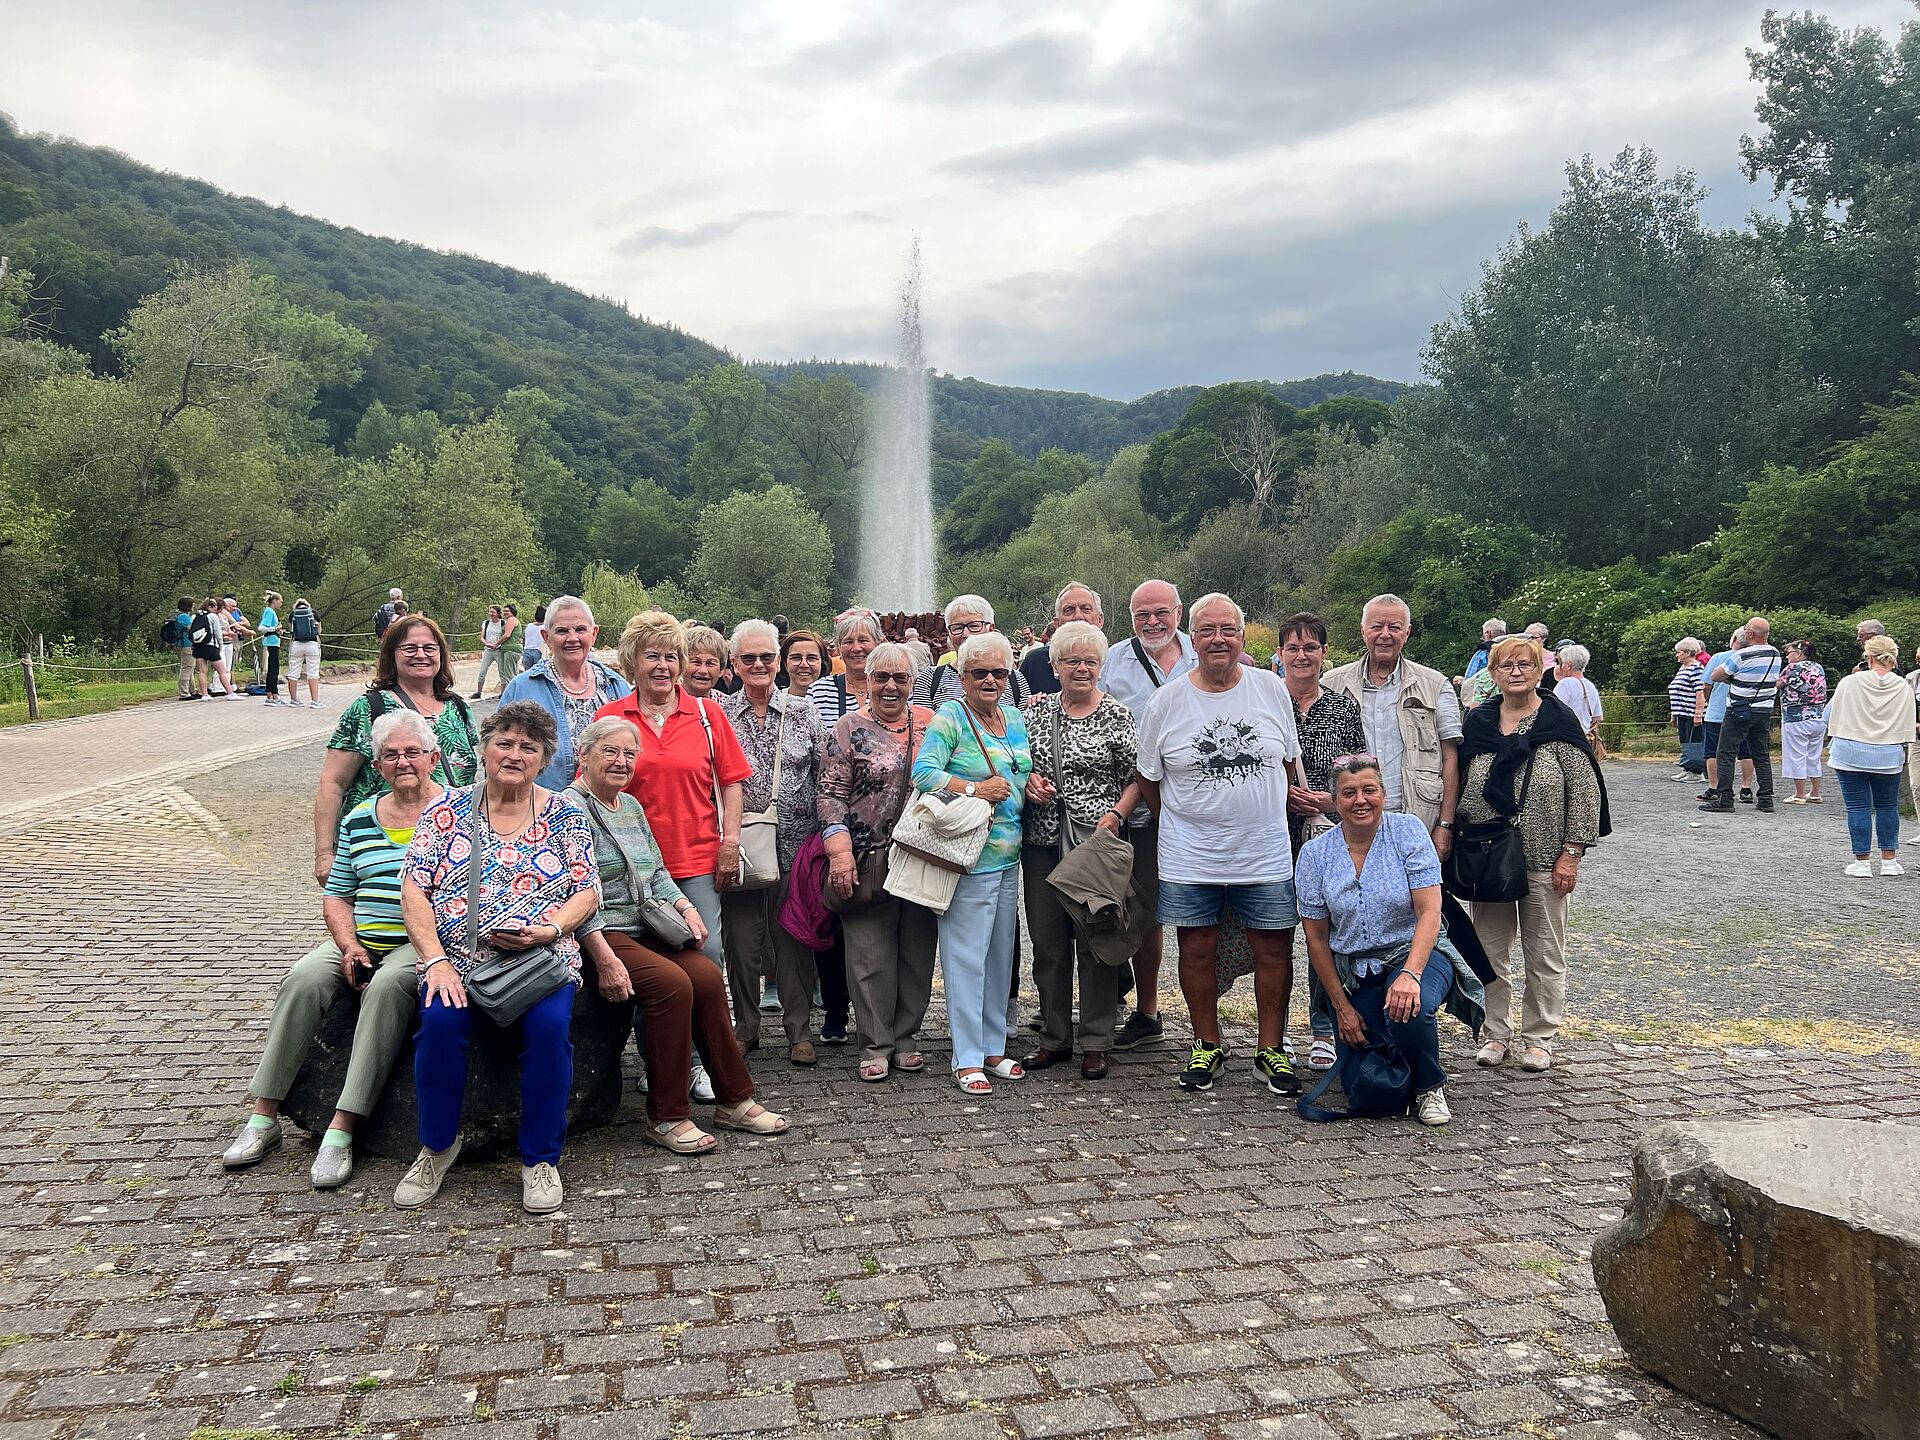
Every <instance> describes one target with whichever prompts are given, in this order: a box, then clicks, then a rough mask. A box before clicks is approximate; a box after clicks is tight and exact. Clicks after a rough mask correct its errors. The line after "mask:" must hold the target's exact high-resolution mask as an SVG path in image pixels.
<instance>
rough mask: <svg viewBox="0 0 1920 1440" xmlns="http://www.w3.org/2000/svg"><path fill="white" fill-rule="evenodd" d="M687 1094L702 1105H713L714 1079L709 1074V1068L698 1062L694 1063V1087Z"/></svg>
mask: <svg viewBox="0 0 1920 1440" xmlns="http://www.w3.org/2000/svg"><path fill="white" fill-rule="evenodd" d="M687 1093H688V1094H689V1095H691V1096H692V1097H693V1098H694V1099H696V1100H698V1101H699V1102H700V1103H701V1104H702V1105H711V1104H712V1103H713V1077H712V1076H711V1075H709V1074H707V1067H706V1066H704V1065H702V1064H701V1063H700V1062H699V1061H698V1060H696V1061H694V1062H693V1086H692V1088H691V1089H690V1090H688V1091H687Z"/></svg>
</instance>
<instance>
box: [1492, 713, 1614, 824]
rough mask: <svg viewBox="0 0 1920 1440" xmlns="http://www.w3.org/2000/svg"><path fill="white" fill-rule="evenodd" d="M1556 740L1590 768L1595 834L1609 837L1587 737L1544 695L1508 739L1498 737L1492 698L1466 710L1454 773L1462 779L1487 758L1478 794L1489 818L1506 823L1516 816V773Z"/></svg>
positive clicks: (1600, 778)
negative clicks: (1596, 800)
mask: <svg viewBox="0 0 1920 1440" xmlns="http://www.w3.org/2000/svg"><path fill="white" fill-rule="evenodd" d="M1556 740H1557V741H1560V742H1562V743H1564V744H1567V745H1571V746H1573V747H1574V749H1576V750H1578V751H1579V752H1580V753H1581V754H1582V755H1584V756H1585V757H1586V760H1587V764H1588V765H1590V766H1591V767H1592V768H1593V778H1594V783H1595V784H1597V785H1599V787H1600V833H1601V834H1602V835H1609V834H1612V833H1613V818H1612V815H1611V814H1610V813H1609V811H1608V807H1607V779H1606V776H1604V775H1602V774H1601V773H1600V762H1599V761H1598V760H1596V759H1594V756H1593V747H1592V746H1591V745H1589V744H1588V743H1587V733H1586V731H1585V730H1584V729H1583V728H1582V727H1581V725H1580V721H1579V718H1578V717H1577V716H1575V715H1574V713H1573V711H1572V710H1571V709H1569V708H1568V707H1567V706H1566V705H1565V704H1563V703H1562V702H1561V701H1559V700H1558V699H1556V698H1555V697H1554V696H1552V695H1550V694H1548V693H1546V692H1545V691H1542V692H1541V694H1540V709H1539V710H1538V711H1537V712H1536V713H1535V715H1534V717H1533V723H1532V724H1531V725H1529V726H1528V727H1527V728H1526V729H1525V730H1518V731H1515V732H1514V733H1513V734H1511V735H1502V734H1501V733H1500V697H1499V696H1498V695H1495V696H1494V697H1493V698H1492V699H1491V700H1484V701H1482V702H1481V703H1480V704H1478V705H1476V706H1474V707H1473V708H1472V709H1471V710H1469V711H1468V712H1467V717H1466V720H1465V722H1464V723H1463V724H1462V726H1461V738H1460V773H1461V774H1462V776H1464V775H1465V774H1466V771H1467V767H1468V766H1469V765H1470V764H1472V763H1473V759H1474V757H1475V756H1477V755H1491V756H1493V764H1492V765H1491V766H1489V767H1488V768H1487V779H1486V783H1485V784H1484V785H1482V786H1481V787H1480V794H1481V795H1482V797H1484V798H1485V800H1486V802H1487V805H1488V806H1489V807H1490V808H1491V809H1492V810H1493V813H1494V814H1496V815H1505V816H1507V817H1508V818H1509V819H1511V818H1512V817H1514V816H1515V815H1518V814H1519V813H1520V803H1519V800H1518V798H1517V797H1516V793H1515V787H1516V784H1517V782H1518V779H1519V776H1520V774H1521V772H1522V771H1523V770H1524V769H1525V768H1526V766H1527V762H1528V761H1530V760H1532V759H1533V752H1534V751H1535V750H1536V749H1538V748H1539V747H1540V746H1542V745H1548V744H1552V743H1553V742H1554V741H1556Z"/></svg>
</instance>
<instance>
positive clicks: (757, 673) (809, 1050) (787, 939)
mask: <svg viewBox="0 0 1920 1440" xmlns="http://www.w3.org/2000/svg"><path fill="white" fill-rule="evenodd" d="M729 655H730V658H731V660H732V662H733V669H734V673H735V674H737V675H738V676H739V677H740V689H739V690H737V691H735V692H734V693H733V694H731V695H723V696H720V697H719V702H720V708H721V710H722V711H724V712H725V714H726V717H727V720H728V722H729V723H730V724H731V725H732V726H733V733H734V737H735V738H736V739H737V740H739V742H740V749H741V750H742V751H743V752H744V753H745V754H746V757H747V762H748V763H749V764H750V765H752V766H753V773H752V774H750V775H748V776H747V778H746V782H745V784H744V785H743V786H742V795H741V808H742V812H743V813H744V814H747V815H755V814H758V813H760V812H761V811H763V810H766V809H767V808H768V807H769V806H771V807H773V809H774V812H775V817H776V820H775V830H776V832H777V835H776V846H775V848H776V849H777V851H778V856H779V863H780V883H779V884H777V885H769V886H766V887H763V888H761V889H757V890H729V891H728V892H727V893H726V894H724V895H722V896H721V897H720V923H721V927H722V934H723V938H724V942H725V948H726V956H727V984H728V987H729V989H730V990H731V991H732V993H733V1010H734V1015H735V1017H736V1018H735V1020H734V1033H735V1035H736V1036H737V1037H738V1038H739V1041H740V1045H741V1048H742V1049H743V1050H745V1051H746V1052H748V1053H749V1054H751V1053H752V1052H753V1051H754V1050H757V1049H758V1048H759V1046H760V979H761V976H762V975H764V974H766V973H767V972H768V971H769V970H771V972H772V974H773V981H774V987H775V989H776V990H777V991H778V993H779V996H780V1016H781V1023H782V1025H783V1027H784V1028H785V1030H786V1032H787V1059H788V1060H789V1061H791V1062H792V1063H793V1064H795V1065H812V1064H814V1063H815V1061H816V1058H817V1057H816V1055H815V1052H814V1048H813V1040H812V1038H811V1033H810V1032H811V1029H812V1015H813V977H814V962H813V952H812V951H811V950H809V949H807V947H806V946H804V945H802V944H801V943H800V942H799V941H798V940H796V939H794V937H793V936H791V935H789V934H788V933H787V932H786V930H785V928H784V927H782V926H781V924H780V922H779V920H778V919H777V918H776V917H777V916H778V915H779V912H780V906H781V905H782V904H784V903H785V901H786V898H787V882H788V881H789V880H790V879H791V878H792V875H793V857H794V856H795V855H797V854H798V853H799V851H800V847H801V846H802V845H803V844H805V843H806V841H807V839H808V837H809V836H811V835H814V834H816V833H817V832H818V831H819V829H820V816H819V801H818V793H817V791H816V788H815V787H816V784H817V777H816V772H815V765H816V763H817V761H818V759H819V756H820V752H821V750H822V749H823V748H824V747H825V745H826V735H825V733H824V732H823V731H822V729H821V726H820V717H819V715H818V714H816V713H815V711H814V708H813V706H812V705H810V704H808V703H807V702H806V701H805V700H803V699H802V700H796V699H795V698H794V697H793V696H792V695H791V694H789V693H788V692H786V691H784V690H781V689H780V688H779V687H778V686H777V685H776V684H775V683H774V680H775V677H776V676H777V675H778V673H779V668H780V632H779V631H777V630H775V629H774V628H773V626H772V625H770V624H768V623H767V622H766V621H765V620H742V621H741V622H740V623H739V624H738V625H737V626H735V627H734V631H733V639H732V641H731V643H730V647H729ZM776 774H777V775H778V777H779V781H780V785H779V793H778V794H777V795H776V794H775V793H774V778H775V776H776ZM840 989H841V997H840V1006H839V1014H838V1017H837V1018H838V1019H839V1022H840V1023H839V1027H838V1028H839V1033H840V1035H841V1037H842V1038H843V1039H844V1038H845V1035H846V1000H845V989H846V987H845V983H844V981H843V982H842V985H841V987H840ZM823 998H824V997H823ZM831 1008H832V1007H829V1009H830V1010H831ZM827 1018H828V1019H829V1020H831V1019H834V1018H836V1017H835V1016H834V1015H833V1014H831V1013H829V1015H828V1016H827Z"/></svg>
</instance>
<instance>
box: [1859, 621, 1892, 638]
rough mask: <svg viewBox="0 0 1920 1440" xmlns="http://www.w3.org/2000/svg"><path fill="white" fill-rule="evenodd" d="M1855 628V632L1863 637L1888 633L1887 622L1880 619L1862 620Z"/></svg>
mask: <svg viewBox="0 0 1920 1440" xmlns="http://www.w3.org/2000/svg"><path fill="white" fill-rule="evenodd" d="M1853 628H1854V631H1855V633H1856V634H1857V635H1859V636H1860V637H1861V638H1862V639H1864V638H1866V637H1867V636H1870V635H1884V634H1886V633H1887V627H1886V625H1885V623H1884V622H1882V621H1879V620H1862V621H1861V622H1860V623H1859V624H1858V625H1856V626H1854V627H1853Z"/></svg>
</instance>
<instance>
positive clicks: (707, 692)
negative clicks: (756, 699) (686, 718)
mask: <svg viewBox="0 0 1920 1440" xmlns="http://www.w3.org/2000/svg"><path fill="white" fill-rule="evenodd" d="M686 633H687V673H686V674H685V675H684V676H682V677H681V680H680V684H681V686H682V687H683V688H684V689H685V690H686V692H687V693H688V694H689V695H691V696H693V697H694V699H696V700H705V699H708V698H712V699H715V700H718V699H719V698H720V696H721V695H724V694H725V693H726V691H725V690H720V689H719V685H720V677H721V674H722V673H723V672H724V671H725V670H726V668H727V637H726V636H724V635H722V634H721V633H720V632H719V631H718V630H715V629H714V628H713V627H712V626H711V625H689V626H687V627H686ZM716 691H718V693H716Z"/></svg>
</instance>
